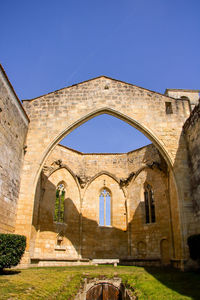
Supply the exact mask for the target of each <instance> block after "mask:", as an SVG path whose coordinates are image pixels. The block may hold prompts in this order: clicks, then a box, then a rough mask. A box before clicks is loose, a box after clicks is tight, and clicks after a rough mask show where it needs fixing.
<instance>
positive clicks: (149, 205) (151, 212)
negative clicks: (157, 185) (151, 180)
mask: <svg viewBox="0 0 200 300" xmlns="http://www.w3.org/2000/svg"><path fill="white" fill-rule="evenodd" d="M144 200H145V218H146V223H147V224H148V223H155V221H156V215H155V202H154V195H153V191H152V187H151V186H150V185H149V184H146V185H145V190H144Z"/></svg>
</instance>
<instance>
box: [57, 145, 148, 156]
mask: <svg viewBox="0 0 200 300" xmlns="http://www.w3.org/2000/svg"><path fill="white" fill-rule="evenodd" d="M152 145H153V143H150V144H148V145H145V146H142V147H140V148H137V149H133V150H131V151H128V152H122V153H120V152H117V153H106V152H105V153H104V152H100V153H98V152H97V153H95V152H92V153H87V152H86V153H85V152H80V151H78V150H75V149H73V148H70V147H67V146H65V145H62V144H57V146H61V147H63V148H65V149H67V150H70V151H72V152H75V153H77V154H81V155H124V154H130V153H132V152H135V151H139V150H142V149H143V148H147V147H149V146H152Z"/></svg>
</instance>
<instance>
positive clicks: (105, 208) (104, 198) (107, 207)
mask: <svg viewBox="0 0 200 300" xmlns="http://www.w3.org/2000/svg"><path fill="white" fill-rule="evenodd" d="M99 225H100V226H111V195H110V192H109V191H108V190H107V189H105V188H104V189H103V190H102V191H101V193H100V196H99Z"/></svg>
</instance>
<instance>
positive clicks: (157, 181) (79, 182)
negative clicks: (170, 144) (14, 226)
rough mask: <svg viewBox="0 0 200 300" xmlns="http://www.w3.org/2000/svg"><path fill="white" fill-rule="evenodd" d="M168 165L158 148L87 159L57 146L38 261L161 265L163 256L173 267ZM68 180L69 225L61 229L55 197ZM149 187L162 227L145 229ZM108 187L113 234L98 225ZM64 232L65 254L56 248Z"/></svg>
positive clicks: (41, 203)
mask: <svg viewBox="0 0 200 300" xmlns="http://www.w3.org/2000/svg"><path fill="white" fill-rule="evenodd" d="M162 164H163V161H162V158H161V156H160V154H159V152H158V151H157V150H156V148H155V147H154V146H153V145H149V146H146V147H143V148H141V149H138V150H135V151H132V152H129V153H127V154H82V153H80V152H77V151H74V150H71V149H69V148H67V147H64V146H61V145H57V146H56V147H55V149H54V150H53V151H52V152H51V154H50V156H49V157H48V159H47V161H46V163H45V166H44V168H43V174H42V176H41V178H40V179H39V183H38V189H37V190H38V192H37V196H36V199H35V208H34V222H33V230H32V251H31V256H32V258H35V259H44V260H45V258H46V259H50V258H51V259H61V258H62V259H72V258H78V257H82V258H93V259H94V258H119V257H121V258H124V257H134V258H138V259H154V258H156V259H159V258H161V256H162V258H163V257H164V258H163V259H165V260H166V259H168V261H169V257H170V255H171V254H172V251H173V249H172V246H171V244H172V243H171V232H170V223H169V219H170V217H169V205H168V200H167V191H166V189H167V185H166V184H167V182H166V180H167V179H166V170H165V169H164V168H163V165H162ZM62 180H63V181H65V182H66V184H67V187H66V200H65V205H66V215H65V224H56V223H55V222H54V221H53V214H54V203H55V191H56V186H57V184H58V183H59V182H60V181H62ZM145 182H148V183H149V184H151V185H152V188H153V191H154V196H155V205H156V223H152V224H146V223H145V211H144V184H145ZM104 185H105V187H106V188H108V189H109V190H110V192H111V196H112V215H111V220H112V226H111V227H109V228H108V227H101V226H99V225H98V222H99V221H98V215H99V211H98V203H99V193H100V190H101V189H102V188H103V187H104ZM80 213H82V221H81V222H80V215H81V214H80ZM80 224H81V225H80ZM61 231H62V235H63V236H64V237H63V241H62V247H63V249H59V247H57V246H56V240H57V236H58V234H59V232H61ZM62 247H61V248H62ZM161 252H162V253H161Z"/></svg>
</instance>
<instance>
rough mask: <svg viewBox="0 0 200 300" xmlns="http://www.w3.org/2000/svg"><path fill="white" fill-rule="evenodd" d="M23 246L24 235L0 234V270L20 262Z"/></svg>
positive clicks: (24, 245)
mask: <svg viewBox="0 0 200 300" xmlns="http://www.w3.org/2000/svg"><path fill="white" fill-rule="evenodd" d="M25 247H26V237H25V236H23V235H17V234H0V270H2V269H4V268H10V267H11V266H16V265H17V264H18V263H19V262H20V259H21V257H22V255H23V253H24V251H25Z"/></svg>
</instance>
